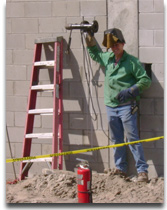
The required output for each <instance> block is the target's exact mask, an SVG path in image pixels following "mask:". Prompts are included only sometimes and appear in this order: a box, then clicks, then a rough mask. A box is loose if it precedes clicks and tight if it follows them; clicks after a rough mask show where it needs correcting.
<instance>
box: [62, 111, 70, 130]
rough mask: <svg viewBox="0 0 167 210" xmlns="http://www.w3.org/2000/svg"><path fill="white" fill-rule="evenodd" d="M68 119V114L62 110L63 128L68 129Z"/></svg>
mask: <svg viewBox="0 0 167 210" xmlns="http://www.w3.org/2000/svg"><path fill="white" fill-rule="evenodd" d="M68 122H69V119H68V114H66V113H65V112H63V129H68V128H69V127H68V124H69V123H68Z"/></svg>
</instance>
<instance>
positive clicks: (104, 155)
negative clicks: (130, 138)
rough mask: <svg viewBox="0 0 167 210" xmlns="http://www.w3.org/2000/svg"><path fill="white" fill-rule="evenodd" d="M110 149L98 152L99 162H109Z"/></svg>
mask: <svg viewBox="0 0 167 210" xmlns="http://www.w3.org/2000/svg"><path fill="white" fill-rule="evenodd" d="M108 153H109V149H101V150H98V151H97V161H98V162H105V163H108V162H109V154H108Z"/></svg>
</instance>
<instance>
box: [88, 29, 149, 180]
mask: <svg viewBox="0 0 167 210" xmlns="http://www.w3.org/2000/svg"><path fill="white" fill-rule="evenodd" d="M86 43H87V49H88V52H89V54H90V57H91V58H92V59H93V60H94V61H96V62H98V63H100V64H101V65H102V66H105V83H104V103H105V105H106V109H107V117H108V122H109V127H110V132H111V139H112V141H113V143H115V144H120V143H123V142H124V133H125V135H126V138H127V140H128V141H129V142H131V141H136V140H139V135H138V127H137V112H136V111H137V103H136V102H137V101H138V100H139V99H140V94H141V93H142V92H143V90H145V89H146V88H148V87H149V86H150V84H151V80H150V78H149V77H148V76H147V74H146V71H145V69H144V68H143V67H142V65H141V63H140V61H139V60H138V59H137V58H136V57H134V56H132V55H130V54H128V53H127V52H126V51H125V50H124V45H125V39H124V37H123V34H122V32H121V30H119V29H117V28H113V29H109V30H106V31H105V32H104V40H103V46H105V47H107V49H111V50H112V52H108V51H107V52H102V51H101V50H100V49H99V47H98V46H97V43H96V40H95V38H94V36H93V35H91V34H90V33H87V36H86ZM129 148H130V150H131V152H132V154H133V157H134V159H135V162H136V169H137V172H138V181H146V182H147V181H148V164H147V163H146V161H145V158H144V152H143V147H142V144H141V143H137V144H134V145H129ZM114 161H115V166H116V169H115V171H114V174H120V175H123V176H126V173H127V161H126V146H123V147H117V148H114Z"/></svg>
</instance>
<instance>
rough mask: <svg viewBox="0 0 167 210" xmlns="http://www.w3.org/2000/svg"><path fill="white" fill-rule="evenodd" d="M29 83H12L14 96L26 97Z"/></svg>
mask: <svg viewBox="0 0 167 210" xmlns="http://www.w3.org/2000/svg"><path fill="white" fill-rule="evenodd" d="M29 86H30V82H29V81H14V94H15V95H18V96H28V93H29Z"/></svg>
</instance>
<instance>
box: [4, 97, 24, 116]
mask: <svg viewBox="0 0 167 210" xmlns="http://www.w3.org/2000/svg"><path fill="white" fill-rule="evenodd" d="M26 109H27V98H26V97H16V96H7V97H6V110H7V111H20V112H21V111H26Z"/></svg>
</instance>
